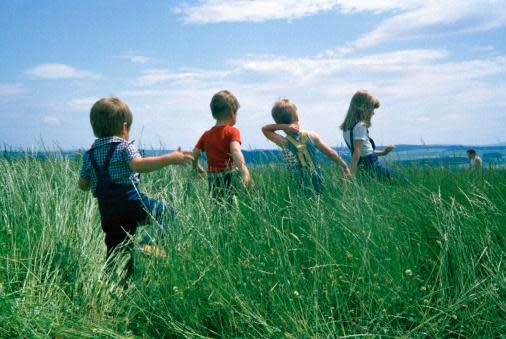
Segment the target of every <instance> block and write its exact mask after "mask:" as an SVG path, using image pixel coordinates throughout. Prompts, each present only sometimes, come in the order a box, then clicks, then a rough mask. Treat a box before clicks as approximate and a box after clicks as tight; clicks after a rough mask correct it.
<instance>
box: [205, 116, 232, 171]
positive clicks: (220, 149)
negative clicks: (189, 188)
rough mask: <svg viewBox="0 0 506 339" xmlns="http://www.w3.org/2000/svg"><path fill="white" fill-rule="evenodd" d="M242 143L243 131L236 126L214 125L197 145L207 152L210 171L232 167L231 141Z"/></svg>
mask: <svg viewBox="0 0 506 339" xmlns="http://www.w3.org/2000/svg"><path fill="white" fill-rule="evenodd" d="M232 141H237V142H239V143H241V132H239V130H238V129H237V128H235V127H234V126H230V125H224V126H214V127H213V128H211V129H210V130H209V131H206V132H205V133H204V134H202V136H201V137H200V139H199V141H198V142H197V146H195V147H197V148H198V149H200V150H201V151H204V152H206V154H207V170H208V171H209V172H223V171H224V170H225V169H230V168H232V163H233V160H232V156H231V155H230V143H231V142H232Z"/></svg>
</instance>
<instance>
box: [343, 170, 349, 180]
mask: <svg viewBox="0 0 506 339" xmlns="http://www.w3.org/2000/svg"><path fill="white" fill-rule="evenodd" d="M343 171H344V177H345V178H346V179H348V178H350V177H351V172H350V169H349V168H348V167H345V168H344V169H343Z"/></svg>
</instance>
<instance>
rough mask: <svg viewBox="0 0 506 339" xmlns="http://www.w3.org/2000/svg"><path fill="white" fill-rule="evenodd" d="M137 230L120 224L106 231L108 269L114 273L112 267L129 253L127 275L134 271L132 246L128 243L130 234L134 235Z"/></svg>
mask: <svg viewBox="0 0 506 339" xmlns="http://www.w3.org/2000/svg"><path fill="white" fill-rule="evenodd" d="M127 228H128V225H127ZM134 232H135V230H133V231H132V230H124V228H123V227H120V226H118V227H117V228H116V229H114V230H111V231H109V232H106V234H105V245H106V247H107V255H106V260H107V262H106V271H107V272H108V273H112V272H111V271H112V269H113V267H114V265H115V264H116V261H117V259H120V258H122V257H123V256H125V255H128V256H129V257H128V260H127V263H126V267H125V270H126V276H125V278H128V277H129V276H131V275H132V274H133V272H134V258H133V256H132V255H131V250H132V246H131V244H127V242H128V240H129V238H130V236H132V235H133V233H134Z"/></svg>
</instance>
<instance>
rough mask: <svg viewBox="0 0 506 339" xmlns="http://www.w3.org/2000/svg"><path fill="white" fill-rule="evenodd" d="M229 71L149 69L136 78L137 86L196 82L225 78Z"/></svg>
mask: <svg viewBox="0 0 506 339" xmlns="http://www.w3.org/2000/svg"><path fill="white" fill-rule="evenodd" d="M228 74H229V71H203V70H198V69H192V70H180V71H170V70H168V69H149V70H145V71H143V72H142V74H141V75H140V76H139V77H138V78H137V79H136V81H135V83H136V85H137V86H142V87H147V86H152V85H156V84H159V83H164V82H169V81H172V82H181V81H184V82H194V81H201V80H206V79H207V80H213V79H217V78H224V77H226V76H227V75H228Z"/></svg>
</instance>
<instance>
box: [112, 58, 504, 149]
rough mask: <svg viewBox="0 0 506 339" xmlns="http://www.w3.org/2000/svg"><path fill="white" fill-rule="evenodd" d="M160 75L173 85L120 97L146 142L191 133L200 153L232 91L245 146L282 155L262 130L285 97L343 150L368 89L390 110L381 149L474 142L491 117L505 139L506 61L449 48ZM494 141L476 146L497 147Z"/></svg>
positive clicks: (265, 61)
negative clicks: (471, 135) (213, 105)
mask: <svg viewBox="0 0 506 339" xmlns="http://www.w3.org/2000/svg"><path fill="white" fill-rule="evenodd" d="M158 71H159V72H153V74H155V73H156V74H162V75H164V76H162V78H164V79H165V80H167V81H166V82H163V83H162V82H160V83H156V82H152V87H150V88H148V89H142V88H141V89H137V90H136V89H135V88H134V89H130V90H128V89H127V90H125V91H123V92H120V97H122V98H124V99H125V100H126V102H128V103H129V105H130V106H131V108H132V109H133V111H134V112H135V115H136V119H135V120H136V126H137V127H136V128H142V129H143V131H144V133H145V134H144V137H143V139H144V142H155V143H156V140H166V139H165V138H167V135H166V133H167V132H166V131H168V130H171V131H172V130H173V129H181V130H184V133H183V132H177V133H176V132H171V133H170V135H171V137H170V138H174V140H177V141H178V143H181V144H182V145H186V146H192V145H193V142H195V140H194V139H196V138H197V137H198V135H199V133H200V132H201V131H203V130H205V128H208V127H209V126H210V125H211V124H212V120H211V118H210V113H209V101H210V99H211V96H212V95H213V94H214V93H215V92H217V91H218V90H221V89H224V88H227V89H230V90H231V91H232V92H233V93H234V94H235V95H236V96H237V98H238V99H239V101H240V103H241V110H240V115H239V122H238V126H239V127H240V128H241V132H242V134H243V136H244V142H245V145H247V144H252V145H253V146H254V147H272V145H270V144H269V143H268V142H267V141H265V140H264V139H263V138H262V136H261V135H260V134H259V133H258V131H259V127H260V126H261V125H263V124H265V123H269V122H270V120H271V118H270V114H269V111H270V108H271V105H272V103H273V102H274V101H275V100H277V99H278V98H279V97H288V98H291V99H292V100H294V101H295V103H296V104H297V106H298V107H299V109H300V111H301V119H302V122H303V124H304V125H303V128H306V129H314V130H316V131H318V132H319V133H320V134H321V135H322V137H323V138H324V139H325V140H327V141H328V142H329V143H331V144H333V145H335V144H336V143H337V144H339V142H340V141H341V138H340V134H339V133H340V132H339V130H338V127H337V126H338V125H339V123H340V122H341V121H342V119H343V118H344V114H345V112H346V109H347V105H348V103H349V100H350V98H351V95H352V94H353V93H354V91H355V90H356V89H358V88H363V87H365V88H369V89H371V90H372V91H373V92H374V93H375V94H377V95H378V96H379V97H380V99H381V101H382V107H381V109H380V110H379V112H378V118H377V119H375V122H374V135H375V136H376V137H377V138H378V141H379V142H380V143H383V142H384V143H387V142H402V143H417V142H419V139H420V137H423V138H424V139H425V140H426V141H427V142H428V143H437V142H438V143H456V142H462V143H464V142H466V140H467V139H466V138H467V136H468V134H467V133H461V131H467V130H472V129H473V128H476V127H475V126H477V123H476V119H477V117H478V116H481V115H482V114H483V112H484V111H486V112H488V113H487V114H488V115H487V119H481V120H483V121H481V120H480V126H481V127H482V128H483V129H484V130H488V131H489V132H490V133H488V132H487V133H486V134H487V135H492V136H493V135H497V133H499V132H498V128H496V125H497V124H496V123H494V121H500V116H499V115H498V114H500V110H499V108H501V107H505V106H506V99H505V98H504V97H503V94H502V93H503V91H504V84H502V83H499V84H497V83H496V82H495V81H497V80H494V79H497V78H501V77H502V76H503V75H504V74H505V73H506V56H490V57H480V58H475V59H468V60H463V61H455V60H452V56H451V55H450V54H449V53H448V52H447V51H445V50H439V49H438V50H435V49H414V50H400V51H395V52H389V53H377V54H371V55H365V56H362V57H356V56H355V57H352V56H328V57H321V56H315V57H307V58H289V57H282V56H259V57H250V58H245V59H242V60H232V61H229V62H228V66H227V67H226V68H225V69H223V70H192V71H188V70H179V71H178V70H173V71H168V70H165V72H163V71H160V70H158ZM155 78H157V79H159V78H160V76H158V77H155ZM156 84H158V86H156ZM456 115H458V116H459V117H460V119H457V120H455V121H454V120H452V122H451V124H450V125H449V120H448V117H452V116H453V117H455V116H456ZM188 117H191V126H190V125H188V123H187V121H188ZM380 117H381V118H380ZM487 122H488V125H487ZM208 125H209V126H208ZM199 131H200V132H199ZM174 133H176V134H174ZM477 133H478V132H477ZM476 135H480V134H479V133H478V134H476ZM455 136H457V137H455ZM392 138H394V139H395V140H392ZM459 138H460V139H459ZM486 138H487V136H486V135H485V136H480V137H479V138H476V139H473V140H472V142H478V143H479V142H481V143H485V142H492V141H493V140H488V139H486ZM152 139H155V140H152ZM149 140H151V141H149ZM468 142H469V141H468ZM169 146H170V145H169Z"/></svg>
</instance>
